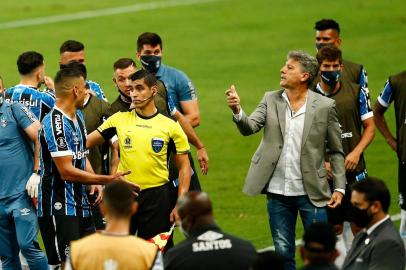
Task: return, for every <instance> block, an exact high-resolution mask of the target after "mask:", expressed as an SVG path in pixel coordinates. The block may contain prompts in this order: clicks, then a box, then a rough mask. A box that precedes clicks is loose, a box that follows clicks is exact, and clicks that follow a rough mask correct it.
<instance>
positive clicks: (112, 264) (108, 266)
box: [103, 259, 118, 270]
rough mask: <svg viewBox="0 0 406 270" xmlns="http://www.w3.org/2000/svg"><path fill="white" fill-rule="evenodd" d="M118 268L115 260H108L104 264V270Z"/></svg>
mask: <svg viewBox="0 0 406 270" xmlns="http://www.w3.org/2000/svg"><path fill="white" fill-rule="evenodd" d="M117 268H118V263H117V262H116V261H115V260H113V259H107V260H105V261H104V263H103V269H104V270H116V269H117Z"/></svg>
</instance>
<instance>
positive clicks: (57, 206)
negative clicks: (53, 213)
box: [54, 202, 62, 210]
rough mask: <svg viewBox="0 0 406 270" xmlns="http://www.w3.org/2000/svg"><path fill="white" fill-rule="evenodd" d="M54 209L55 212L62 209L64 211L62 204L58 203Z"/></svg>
mask: <svg viewBox="0 0 406 270" xmlns="http://www.w3.org/2000/svg"><path fill="white" fill-rule="evenodd" d="M54 208H55V210H61V209H62V203H60V202H56V203H55V204H54Z"/></svg>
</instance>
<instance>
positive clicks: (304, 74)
mask: <svg viewBox="0 0 406 270" xmlns="http://www.w3.org/2000/svg"><path fill="white" fill-rule="evenodd" d="M309 77H310V74H309V73H308V72H304V73H303V74H302V78H301V81H302V82H306V81H307V80H309Z"/></svg>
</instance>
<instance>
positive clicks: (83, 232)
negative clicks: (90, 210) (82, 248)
mask: <svg viewBox="0 0 406 270" xmlns="http://www.w3.org/2000/svg"><path fill="white" fill-rule="evenodd" d="M95 232H96V227H95V224H94V219H93V218H92V217H91V216H90V217H85V218H80V238H83V237H86V236H88V235H91V234H93V233H95Z"/></svg>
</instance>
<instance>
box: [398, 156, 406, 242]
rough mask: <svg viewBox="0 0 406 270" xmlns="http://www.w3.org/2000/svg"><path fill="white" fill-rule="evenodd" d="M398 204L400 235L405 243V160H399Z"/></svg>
mask: <svg viewBox="0 0 406 270" xmlns="http://www.w3.org/2000/svg"><path fill="white" fill-rule="evenodd" d="M398 176H399V177H398V188H399V206H400V227H399V232H400V237H402V240H403V243H405V245H406V201H405V200H406V161H401V160H399V170H398Z"/></svg>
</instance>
